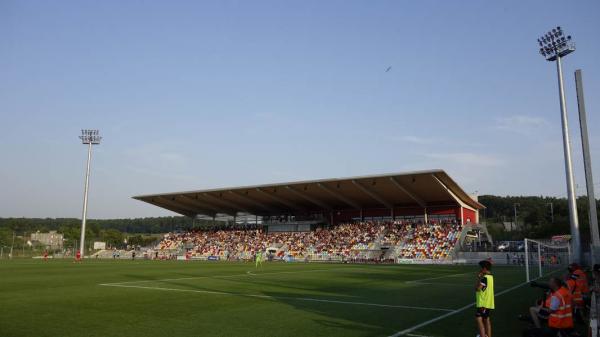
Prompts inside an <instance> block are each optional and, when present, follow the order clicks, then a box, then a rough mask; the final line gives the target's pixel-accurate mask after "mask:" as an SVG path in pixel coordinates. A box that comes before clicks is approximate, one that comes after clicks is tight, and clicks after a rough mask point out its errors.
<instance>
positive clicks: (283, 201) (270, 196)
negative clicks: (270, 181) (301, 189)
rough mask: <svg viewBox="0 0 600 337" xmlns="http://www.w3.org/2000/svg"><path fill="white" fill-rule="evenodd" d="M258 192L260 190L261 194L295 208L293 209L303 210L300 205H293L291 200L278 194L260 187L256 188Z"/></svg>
mask: <svg viewBox="0 0 600 337" xmlns="http://www.w3.org/2000/svg"><path fill="white" fill-rule="evenodd" d="M256 190H257V191H258V192H260V193H261V194H262V195H264V196H267V197H269V198H270V199H271V200H274V201H276V202H278V203H280V204H282V205H285V206H287V207H289V208H291V209H295V210H303V209H302V208H301V207H298V206H297V205H294V204H293V203H292V202H289V201H287V200H285V199H283V198H281V197H279V196H276V195H273V194H271V193H268V192H265V191H264V190H263V189H261V188H257V189H256Z"/></svg>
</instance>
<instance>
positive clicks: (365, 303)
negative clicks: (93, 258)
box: [100, 284, 452, 312]
mask: <svg viewBox="0 0 600 337" xmlns="http://www.w3.org/2000/svg"><path fill="white" fill-rule="evenodd" d="M100 285H101V286H105V287H120V288H137V289H150V290H162V291H177V292H191V293H201V294H212V295H226V296H238V297H253V298H265V299H273V300H292V301H306V302H322V303H335V304H349V305H364V306H370V307H381V308H399V309H413V310H430V311H450V312H451V311H452V309H444V308H429V307H416V306H409V305H394V304H380V303H368V302H350V301H338V300H327V299H321V298H311V297H291V296H270V295H258V294H242V293H231V292H225V291H212V290H194V289H177V288H163V287H146V286H135V285H121V284H100Z"/></svg>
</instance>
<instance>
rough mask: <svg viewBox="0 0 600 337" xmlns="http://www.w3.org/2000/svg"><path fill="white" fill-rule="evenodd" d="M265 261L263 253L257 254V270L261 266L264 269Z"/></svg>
mask: <svg viewBox="0 0 600 337" xmlns="http://www.w3.org/2000/svg"><path fill="white" fill-rule="evenodd" d="M262 260H263V255H262V252H261V251H258V252H256V268H258V265H259V264H260V266H261V267H262V262H263V261H262Z"/></svg>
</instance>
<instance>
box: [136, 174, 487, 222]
mask: <svg viewBox="0 0 600 337" xmlns="http://www.w3.org/2000/svg"><path fill="white" fill-rule="evenodd" d="M133 198H134V199H137V200H141V201H144V202H147V203H150V204H153V205H156V206H158V207H162V208H165V209H168V210H170V211H173V212H175V213H179V214H182V215H186V216H190V217H195V216H197V215H206V216H216V215H217V214H227V215H236V214H238V213H246V214H255V215H282V214H301V213H307V212H325V211H326V212H330V211H333V210H348V209H357V210H360V209H369V208H393V207H412V206H414V207H428V206H434V205H440V204H446V205H447V204H448V203H450V204H453V205H455V204H462V205H466V206H467V207H470V208H472V209H474V210H477V209H481V208H484V206H483V205H481V204H480V203H478V202H477V201H475V200H474V199H473V198H471V197H470V196H469V195H468V194H467V193H466V192H465V191H463V190H462V188H460V186H458V184H457V183H456V182H455V181H454V180H453V179H452V178H450V176H448V174H446V172H444V171H443V170H428V171H415V172H406V173H393V174H382V175H372V176H360V177H349V178H336V179H321V180H309V181H295V182H287V183H276V184H266V185H256V186H243V187H233V188H217V189H207V190H197V191H184V192H173V193H161V194H150V195H140V196H134V197H133Z"/></svg>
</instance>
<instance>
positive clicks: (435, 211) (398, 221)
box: [134, 170, 487, 262]
mask: <svg viewBox="0 0 600 337" xmlns="http://www.w3.org/2000/svg"><path fill="white" fill-rule="evenodd" d="M134 198H135V199H138V200H141V201H144V202H148V203H150V204H153V205H156V206H159V207H163V208H165V209H168V210H171V211H173V212H176V213H180V214H183V215H186V216H189V217H191V218H193V219H195V218H206V217H209V218H212V219H214V220H216V219H220V220H228V221H229V222H230V223H233V224H232V225H231V226H225V227H221V228H212V229H209V230H206V229H204V230H197V231H193V232H187V233H169V234H166V235H165V236H164V238H163V240H161V241H160V243H159V244H158V245H157V246H156V251H155V252H154V254H155V257H157V258H169V257H174V256H181V255H182V253H183V252H186V253H187V256H188V257H189V258H198V259H226V260H231V259H234V260H239V259H252V258H253V256H255V254H256V253H257V252H266V253H267V256H268V257H269V258H270V259H286V260H290V259H302V260H310V261H357V262H358V261H377V262H382V261H385V262H398V261H400V260H411V261H414V260H420V261H436V262H442V261H446V260H451V259H452V257H454V256H455V253H456V249H457V248H458V247H460V246H462V244H463V242H465V241H466V240H469V239H470V238H471V237H472V235H470V233H473V231H474V230H477V229H478V228H481V226H480V225H479V224H478V222H479V221H478V220H479V210H480V209H482V208H483V205H481V204H480V203H479V202H477V200H476V199H475V198H474V197H472V196H470V195H468V194H467V193H466V192H465V191H464V190H463V189H462V188H460V186H459V185H458V184H457V183H456V182H455V181H454V180H453V179H452V178H450V176H449V175H448V174H446V172H444V171H443V170H429V171H418V172H407V173H397V174H386V175H373V176H361V177H350V178H341V179H323V180H312V181H299V182H290V183H278V184H270V185H258V186H246V187H234V188H223V189H211V190H199V191H187V192H176V193H165V194H154V195H143V196H136V197H134ZM482 232H484V233H486V234H487V232H486V231H485V230H483V231H482Z"/></svg>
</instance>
